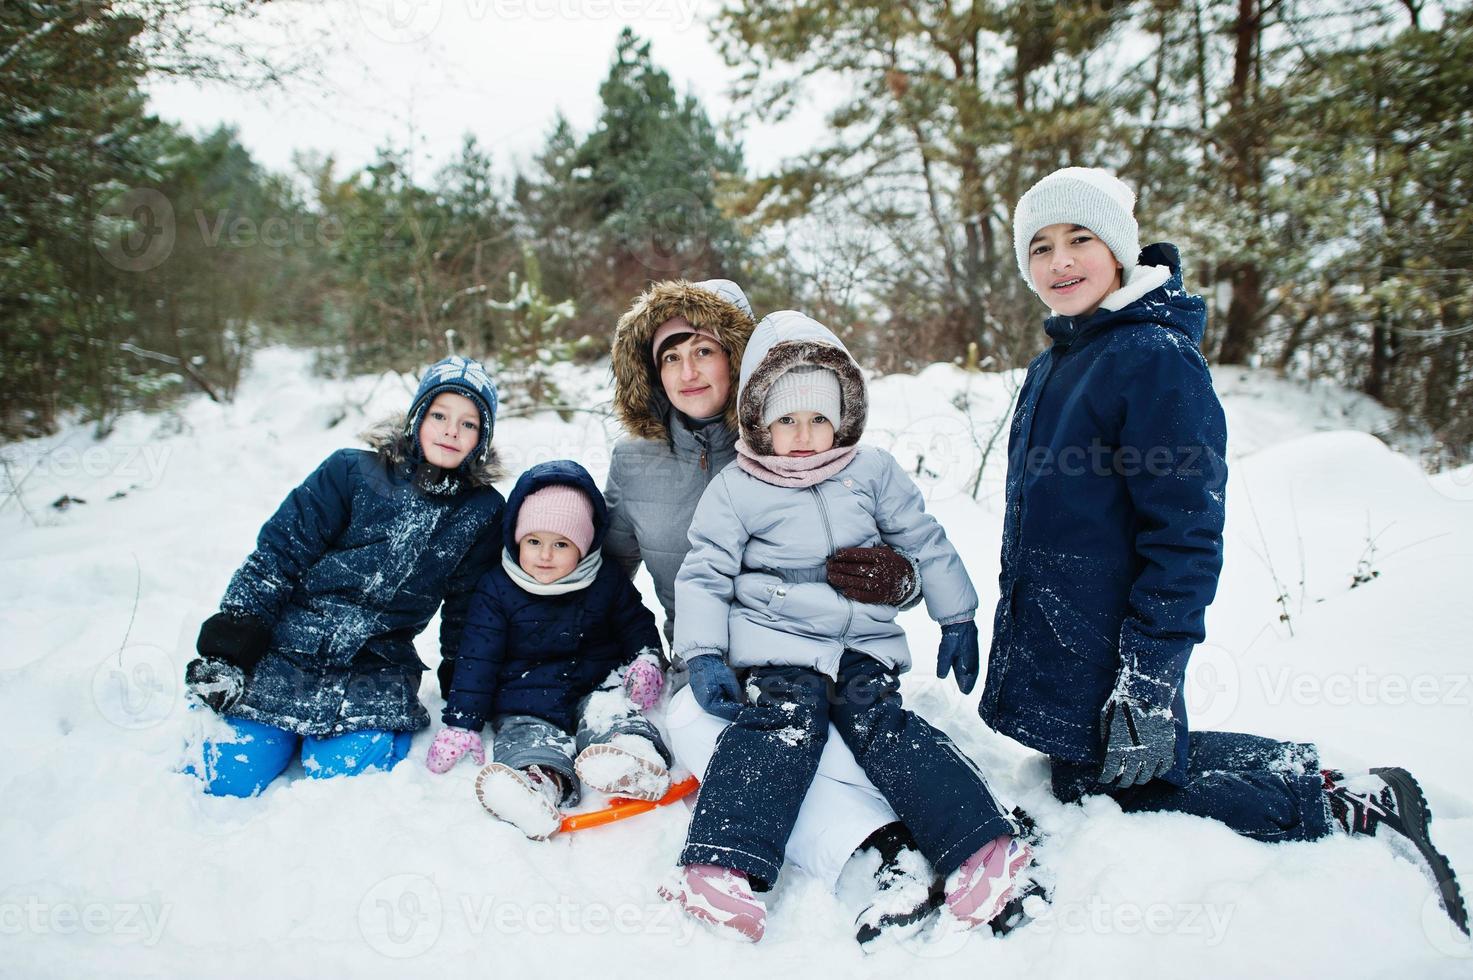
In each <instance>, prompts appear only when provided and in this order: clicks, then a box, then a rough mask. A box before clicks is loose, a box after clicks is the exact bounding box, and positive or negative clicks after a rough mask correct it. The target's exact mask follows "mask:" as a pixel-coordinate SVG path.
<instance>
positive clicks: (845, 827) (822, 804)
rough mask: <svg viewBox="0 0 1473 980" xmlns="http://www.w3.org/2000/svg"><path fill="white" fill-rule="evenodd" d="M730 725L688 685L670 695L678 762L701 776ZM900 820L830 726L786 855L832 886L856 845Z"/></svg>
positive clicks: (669, 724)
mask: <svg viewBox="0 0 1473 980" xmlns="http://www.w3.org/2000/svg"><path fill="white" fill-rule="evenodd" d="M727 724H728V722H727V721H726V720H725V719H722V718H717V717H716V716H715V715H710V714H707V713H706V710H705V709H704V708H702V707H701V706H700V705H699V704H697V703H696V698H695V695H694V694H692V693H691V689H690V688H689V687H685V688H681V690H679V691H678V692H676V693H675V695H674V696H673V697H672V698H671V699H670V704H669V706H668V708H667V710H666V713H665V730H666V734H668V735H669V744H670V751H671V752H672V753H673V754H674V755H675V761H676V762H677V763H679V764H680V765H681V766H682V767H684V768H686V769H689V770H690V771H691V772H693V773H695V774H696V776H697V777H700V776H702V775H704V774H705V772H706V766H707V765H709V764H710V762H711V756H712V755H713V754H714V753H715V751H716V739H717V737H718V736H719V735H720V734H721V732H722V729H724V728H726V726H727ZM896 819H897V817H896V816H895V811H894V810H892V809H890V804H888V803H886V802H885V798H884V797H883V796H881V795H880V791H879V790H877V789H875V785H874V783H871V782H870V781H869V777H868V776H866V775H865V774H864V770H863V769H861V768H859V763H858V762H855V761H854V754H853V753H852V752H850V751H849V747H848V746H847V745H845V744H844V740H843V739H842V738H840V737H839V734H838V732H836V731H834V728H833V726H832V725H830V726H829V738H828V741H827V742H826V743H824V747H823V756H822V757H821V758H820V759H819V763H818V775H816V776H814V777H813V785H811V786H810V787H809V788H808V795H807V796H805V797H804V798H803V806H802V808H801V809H800V810H799V811H798V822H797V823H796V824H794V826H793V833H792V836H790V837H789V838H788V846H787V851H786V855H785V856H786V858H787V860H788V861H790V862H791V863H793V864H795V865H797V866H798V867H800V868H802V869H803V870H804V871H806V872H807V873H808V874H811V875H813V876H815V877H817V878H819V879H820V880H822V881H823V882H824V883H825V884H827V885H828V887H829V888H830V889H833V888H834V887H835V885H837V884H838V881H839V873H840V872H841V871H843V870H844V865H845V863H846V862H847V861H848V860H849V858H850V856H852V855H853V853H854V850H855V848H857V847H859V845H860V844H863V843H864V841H865V839H866V838H867V837H869V835H870V834H873V833H874V832H875V831H876V830H879V829H880V828H881V827H883V826H884V825H885V824H887V823H892V822H894V821H895V820H896Z"/></svg>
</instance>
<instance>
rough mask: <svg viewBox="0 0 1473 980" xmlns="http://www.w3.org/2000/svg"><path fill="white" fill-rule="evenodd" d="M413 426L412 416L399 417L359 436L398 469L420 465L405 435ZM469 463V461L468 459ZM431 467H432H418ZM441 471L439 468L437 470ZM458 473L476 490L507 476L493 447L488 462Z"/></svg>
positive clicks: (371, 428) (377, 425) (388, 419)
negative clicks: (409, 427)
mask: <svg viewBox="0 0 1473 980" xmlns="http://www.w3.org/2000/svg"><path fill="white" fill-rule="evenodd" d="M408 424H409V415H408V413H405V414H402V415H395V416H392V417H390V418H387V419H384V420H383V421H381V422H378V423H376V424H374V425H373V426H372V427H370V428H368V429H365V430H364V431H363V432H361V433H359V435H358V438H360V439H362V440H363V441H364V442H366V443H368V448H370V449H372V450H373V451H374V452H376V453H378V454H379V455H380V456H382V457H384V458H385V459H386V460H388V461H389V462H390V463H392V464H393V465H394V466H396V467H399V466H414V465H416V462H415V458H414V455H413V454H412V452H411V450H412V449H413V446H411V445H410V442H409V437H408V436H406V435H405V434H404V430H405V428H406V427H407V426H408ZM467 463H469V460H467ZM418 465H423V466H426V467H428V466H429V464H427V463H425V464H418ZM434 469H435V470H436V471H437V472H443V471H440V470H439V468H438V467H434ZM458 472H460V473H462V474H464V476H465V478H466V480H467V482H468V483H469V484H470V485H471V486H472V487H489V486H491V485H492V484H493V483H495V482H496V481H497V480H500V479H502V478H504V477H505V476H506V471H505V470H504V469H502V467H501V456H500V454H499V453H497V451H496V447H495V446H492V447H490V448H489V449H488V450H487V451H486V461H485V462H484V463H481V464H478V465H477V464H470V465H467V464H466V463H463V464H461V468H460V470H458Z"/></svg>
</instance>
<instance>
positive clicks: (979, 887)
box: [946, 834, 1033, 928]
mask: <svg viewBox="0 0 1473 980" xmlns="http://www.w3.org/2000/svg"><path fill="white" fill-rule="evenodd" d="M1032 859H1033V849H1032V848H1030V847H1029V846H1028V845H1027V844H1026V843H1024V841H1023V840H1022V839H1021V838H1018V837H1013V836H1011V835H1008V834H1003V835H1002V836H1001V837H997V838H994V839H993V840H991V841H988V842H987V843H986V844H985V845H983V847H982V849H981V850H979V851H978V852H977V853H976V854H973V855H972V856H971V857H969V858H967V860H966V861H965V862H964V863H963V864H962V866H961V867H960V868H957V869H956V870H955V871H953V872H952V873H951V874H950V875H949V876H948V877H947V879H946V906H947V908H949V909H950V910H951V914H952V915H953V916H955V917H956V919H957V921H958V922H961V923H963V924H964V925H966V926H967V927H968V928H972V927H975V926H980V925H982V924H983V923H985V922H989V921H991V920H992V919H993V917H995V916H996V915H997V914H998V913H999V912H1001V911H1002V910H1003V907H1004V906H1005V905H1006V904H1007V901H1008V897H1009V896H1010V895H1011V894H1012V891H1013V885H1014V883H1015V881H1016V880H1017V878H1018V874H1019V872H1021V871H1022V870H1023V869H1024V868H1026V867H1027V866H1028V863H1029V862H1030V861H1031V860H1032Z"/></svg>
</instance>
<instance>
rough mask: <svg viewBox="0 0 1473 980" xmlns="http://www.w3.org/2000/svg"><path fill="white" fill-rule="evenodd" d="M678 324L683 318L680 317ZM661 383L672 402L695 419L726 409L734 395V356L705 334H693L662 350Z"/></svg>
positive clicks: (719, 412) (707, 416)
mask: <svg viewBox="0 0 1473 980" xmlns="http://www.w3.org/2000/svg"><path fill="white" fill-rule="evenodd" d="M676 321H677V322H678V323H683V322H684V321H683V320H680V318H676ZM659 368H660V383H661V384H662V385H663V386H664V388H665V394H666V395H667V396H668V397H669V398H670V404H671V405H674V406H675V408H676V409H677V410H679V411H681V412H684V413H685V414H686V415H688V416H689V417H691V418H693V419H706V418H710V417H711V416H713V415H720V414H721V413H722V412H724V411H726V401H727V398H728V397H730V395H731V359H730V358H729V357H728V356H727V354H726V349H725V348H724V347H722V346H721V345H720V344H718V343H717V342H716V341H714V340H712V339H711V338H710V337H706V336H703V335H701V334H691V335H690V337H688V338H687V339H685V340H683V341H681V342H680V343H678V344H673V345H671V346H669V347H666V348H665V349H664V350H663V351H661V352H660V360H659Z"/></svg>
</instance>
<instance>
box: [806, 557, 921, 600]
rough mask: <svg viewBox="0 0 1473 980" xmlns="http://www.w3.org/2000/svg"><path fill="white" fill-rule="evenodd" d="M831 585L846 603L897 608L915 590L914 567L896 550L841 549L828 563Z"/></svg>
mask: <svg viewBox="0 0 1473 980" xmlns="http://www.w3.org/2000/svg"><path fill="white" fill-rule="evenodd" d="M827 567H828V577H829V585H831V586H833V587H834V588H835V589H836V590H838V591H839V592H840V593H842V594H843V596H844V597H845V598H846V599H852V600H854V601H855V602H866V603H870V604H872V605H882V606H898V605H900V604H901V603H902V602H904V601H905V600H906V598H907V597H909V596H910V594H911V592H913V591H914V590H915V584H916V578H915V566H913V565H911V563H910V561H909V560H908V559H907V558H906V557H905V556H904V555H902V554H900V552H898V551H896V550H895V549H894V548H890V547H888V546H886V545H880V546H878V547H875V548H840V549H839V550H838V551H836V552H834V553H833V555H832V556H831V557H830V558H829V560H828V562H827Z"/></svg>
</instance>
